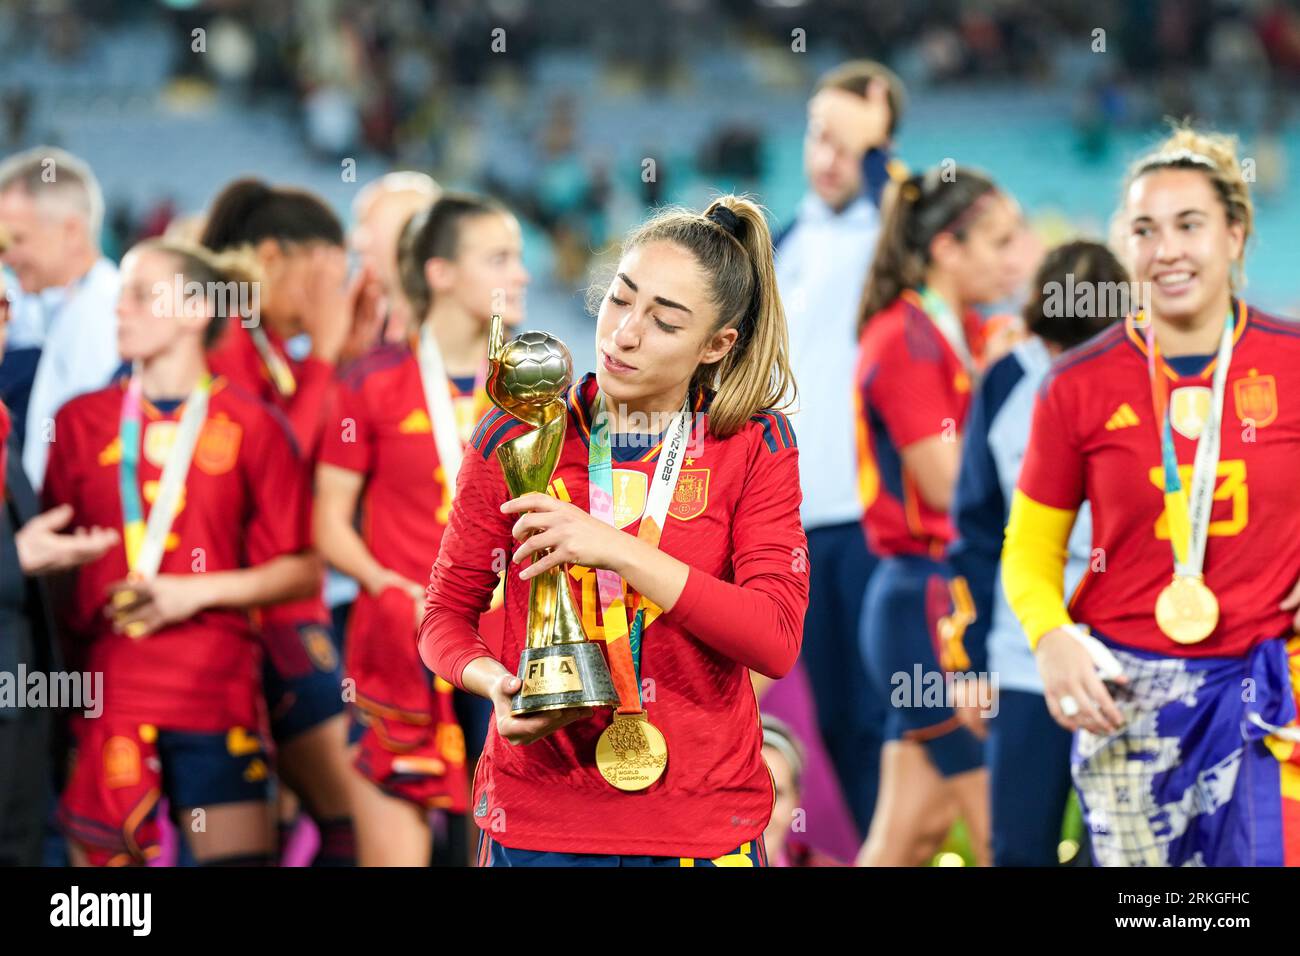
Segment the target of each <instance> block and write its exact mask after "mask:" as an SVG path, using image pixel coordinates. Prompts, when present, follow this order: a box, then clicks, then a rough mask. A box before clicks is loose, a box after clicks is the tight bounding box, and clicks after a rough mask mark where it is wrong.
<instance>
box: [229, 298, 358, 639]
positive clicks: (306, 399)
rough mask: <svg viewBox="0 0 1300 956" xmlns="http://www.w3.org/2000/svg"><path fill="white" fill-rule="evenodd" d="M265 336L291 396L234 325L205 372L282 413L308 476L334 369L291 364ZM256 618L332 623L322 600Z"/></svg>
mask: <svg viewBox="0 0 1300 956" xmlns="http://www.w3.org/2000/svg"><path fill="white" fill-rule="evenodd" d="M263 328H264V329H265V328H266V327H265V326H263ZM266 337H267V341H268V343H269V344H270V346H271V348H272V349H273V350H274V351H275V352H276V354H277V355H279V356H280V358H281V359H282V360H283V361H284V362H285V365H286V366H287V367H288V368H289V369H290V371H291V372H292V373H293V377H294V382H295V388H294V391H293V394H292V395H284V394H282V393H281V392H280V390H279V389H278V388H276V386H275V383H274V382H273V381H272V378H271V373H270V372H269V371H268V370H267V367H266V363H265V362H264V361H262V356H261V355H260V354H259V353H258V351H257V347H256V346H255V345H254V344H253V338H252V336H251V335H250V334H249V332H248V329H246V328H244V327H243V325H242V323H240V322H238V321H232V322H230V323H228V324H227V327H226V330H225V331H224V332H223V333H222V335H221V339H220V341H218V342H217V344H216V345H215V346H213V347H212V348H211V349H210V350H209V351H208V367H209V368H211V369H212V374H214V375H222V376H224V377H225V378H226V379H228V380H229V381H231V382H233V383H234V384H235V385H238V386H239V387H240V388H242V389H243V390H244V391H246V392H248V393H249V394H252V395H256V396H257V397H258V398H260V399H261V400H262V401H264V402H266V403H267V404H268V405H271V406H273V407H275V408H277V409H279V410H280V411H281V412H283V413H284V416H285V418H286V419H287V420H288V422H289V425H290V427H291V428H292V429H293V436H294V439H295V441H296V442H297V444H298V450H299V452H300V453H301V454H302V456H303V458H304V460H305V463H306V467H307V468H308V471H309V473H310V470H311V463H312V461H313V459H314V458H315V455H316V453H317V451H318V450H319V445H320V434H321V426H322V424H323V422H324V420H325V419H324V407H325V400H326V395H327V394H328V390H329V388H330V386H331V383H332V382H333V378H334V369H333V367H332V366H331V365H330V364H329V363H328V362H323V361H321V360H320V359H316V358H308V359H306V360H304V361H301V362H299V361H296V360H294V359H291V358H290V357H289V353H288V352H287V351H285V348H284V342H283V341H281V339H280V338H279V337H278V336H277V335H275V334H274V333H273V332H271V331H270V330H269V329H266ZM260 613H261V616H262V618H263V620H265V621H267V622H268V623H271V622H283V623H285V624H288V625H296V624H300V623H303V622H307V621H315V622H317V623H320V624H325V623H328V622H329V619H330V617H329V611H328V610H327V609H326V607H325V599H324V597H323V595H317V596H316V597H311V598H304V599H303V600H301V601H290V602H289V603H287V604H277V605H275V606H274V607H268V608H263V609H262V611H261V612H260Z"/></svg>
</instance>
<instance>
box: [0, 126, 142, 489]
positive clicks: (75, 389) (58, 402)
mask: <svg viewBox="0 0 1300 956" xmlns="http://www.w3.org/2000/svg"><path fill="white" fill-rule="evenodd" d="M103 221H104V197H103V193H102V192H101V191H100V188H99V182H98V181H97V180H96V178H95V174H94V173H93V172H92V171H91V169H90V167H89V166H88V165H87V164H86V163H84V162H83V161H82V160H80V159H78V158H77V157H75V156H73V155H71V154H70V153H67V152H64V151H63V150H61V149H56V148H54V147H52V146H38V147H36V148H34V149H30V150H27V151H25V152H22V153H19V154H17V155H15V156H11V157H10V158H9V159H7V160H5V161H4V162H3V163H0V226H3V228H4V229H5V231H6V232H7V233H8V235H9V247H8V249H6V251H5V253H4V255H3V257H0V261H2V262H3V263H4V264H5V265H6V266H8V267H9V269H10V270H11V271H12V272H13V274H14V276H15V277H16V278H17V280H18V283H19V285H20V286H21V287H22V296H21V299H20V301H19V304H18V314H17V315H16V316H15V318H14V327H13V329H12V330H11V343H10V353H9V354H8V357H9V358H10V359H11V360H12V361H10V362H8V363H6V364H8V365H9V367H10V368H12V369H14V370H15V372H14V373H11V374H10V375H7V376H6V378H5V383H4V385H5V387H4V399H5V401H6V403H7V404H8V405H9V406H10V408H11V409H12V411H13V413H14V415H15V418H16V419H17V421H16V422H15V426H16V427H15V432H17V433H19V434H20V437H21V440H22V456H23V470H24V471H25V472H26V473H27V477H28V479H29V480H30V481H31V483H32V486H33V488H37V489H39V488H40V486H41V484H42V483H43V481H44V478H45V462H46V459H47V458H48V457H49V447H50V443H51V442H53V441H56V440H57V439H58V436H57V435H55V433H54V414H55V412H57V411H58V410H59V408H60V407H62V405H63V403H64V402H66V401H67V400H68V399H70V398H73V397H75V396H77V395H80V394H82V393H83V392H90V391H94V390H95V389H97V388H102V387H103V386H105V385H107V384H108V382H109V380H110V378H111V377H112V375H113V372H114V371H115V370H116V369H117V368H118V366H119V365H120V364H121V359H120V358H119V357H118V354H117V316H116V311H115V310H116V307H117V296H118V275H117V267H116V266H115V265H114V264H113V263H112V262H110V261H109V260H108V259H106V258H104V256H103V254H102V253H101V252H100V247H99V234H100V228H101V227H102V225H103ZM144 294H146V295H148V294H151V293H150V290H145V292H144ZM29 376H30V377H29Z"/></svg>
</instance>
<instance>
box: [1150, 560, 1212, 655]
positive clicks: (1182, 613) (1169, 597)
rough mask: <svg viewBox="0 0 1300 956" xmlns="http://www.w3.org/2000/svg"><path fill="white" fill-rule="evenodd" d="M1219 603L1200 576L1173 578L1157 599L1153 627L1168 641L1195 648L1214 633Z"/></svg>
mask: <svg viewBox="0 0 1300 956" xmlns="http://www.w3.org/2000/svg"><path fill="white" fill-rule="evenodd" d="M1218 623H1219V601H1218V598H1216V597H1215V596H1214V592H1213V591H1211V590H1210V589H1209V588H1208V587H1206V586H1205V582H1204V581H1203V580H1202V579H1201V578H1200V576H1199V575H1197V576H1193V575H1189V574H1175V575H1174V579H1173V580H1172V581H1170V582H1169V583H1168V584H1166V585H1165V587H1164V590H1163V591H1161V592H1160V596H1159V597H1158V598H1156V624H1158V625H1159V626H1160V630H1161V631H1163V632H1164V634H1165V636H1166V637H1168V638H1169V639H1170V640H1171V641H1175V642H1177V643H1179V644H1197V643H1199V642H1201V641H1203V640H1205V639H1206V638H1207V637H1209V636H1210V635H1211V634H1213V633H1214V629H1215V627H1217V626H1218Z"/></svg>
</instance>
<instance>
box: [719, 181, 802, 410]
mask: <svg viewBox="0 0 1300 956" xmlns="http://www.w3.org/2000/svg"><path fill="white" fill-rule="evenodd" d="M718 207H724V208H726V209H728V210H730V211H731V213H732V214H733V215H734V216H735V217H736V220H737V229H736V236H735V239H736V241H737V242H739V243H740V245H741V247H742V248H743V249H744V250H745V255H746V257H747V258H748V260H749V264H750V267H751V269H752V274H753V291H752V292H751V301H750V303H749V308H748V309H747V311H746V314H745V315H744V316H743V317H742V322H741V324H740V328H741V335H742V337H743V339H737V340H736V344H735V345H734V346H733V347H732V349H731V351H730V352H728V353H727V354H726V355H725V356H723V358H722V360H721V361H720V362H718V363H717V366H716V370H715V372H714V381H715V382H716V388H717V394H716V395H714V397H713V404H712V405H711V406H710V407H709V421H710V423H711V424H712V427H713V430H714V432H716V433H717V434H719V435H730V434H733V433H735V432H737V431H739V430H740V429H741V428H742V427H743V426H744V424H745V423H746V422H747V421H749V419H750V418H751V417H753V416H754V415H756V414H758V413H759V412H760V411H763V410H764V409H777V410H784V409H786V408H789V407H790V406H791V405H792V404H793V403H794V401H795V398H796V397H797V395H798V387H797V386H796V384H795V380H794V373H793V372H791V370H790V333H789V328H788V327H787V325H786V318H785V307H784V306H783V305H782V304H781V295H780V293H779V291H778V290H777V284H776V263H775V262H774V261H773V253H772V233H771V230H770V229H768V226H767V219H766V217H764V215H763V210H762V209H760V208H759V207H758V206H757V205H755V204H754V203H752V202H750V201H749V200H747V199H744V198H741V197H739V196H723V197H721V198H719V199H717V200H715V201H714V202H713V203H712V204H710V206H709V208H708V209H706V210H705V211H704V217H705V218H706V219H708V218H709V216H710V215H711V214H716V213H715V210H716V209H717V208H718ZM720 228H721V227H720ZM730 327H732V324H731V323H726V322H724V324H723V325H722V326H721V329H725V328H730ZM721 329H719V331H721Z"/></svg>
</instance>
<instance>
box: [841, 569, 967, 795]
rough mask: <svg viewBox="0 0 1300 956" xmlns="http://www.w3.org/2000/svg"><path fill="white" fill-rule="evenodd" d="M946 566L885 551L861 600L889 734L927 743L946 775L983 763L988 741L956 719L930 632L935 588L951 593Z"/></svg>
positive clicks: (870, 665) (871, 672) (865, 642)
mask: <svg viewBox="0 0 1300 956" xmlns="http://www.w3.org/2000/svg"><path fill="white" fill-rule="evenodd" d="M947 577H948V575H947V574H946V570H945V566H944V565H943V564H942V563H940V562H938V561H934V560H932V559H930V558H927V557H921V556H912V555H900V556H896V557H891V558H884V559H882V560H881V562H880V564H879V565H878V566H877V567H876V572H875V574H873V575H872V577H871V583H870V584H869V585H868V586H867V597H866V600H865V601H864V602H863V606H862V627H861V637H862V659H863V661H864V663H865V664H866V667H867V675H868V679H869V680H870V681H871V682H872V686H873V687H874V688H875V692H876V693H877V694H878V695H880V699H881V700H883V701H885V704H886V713H885V740H911V741H915V742H916V743H920V744H922V745H923V746H924V747H925V751H926V754H927V755H928V756H929V758H930V762H931V763H933V764H934V766H935V768H936V769H937V770H938V771H939V772H940V773H942V774H943V775H944V776H945V777H951V776H954V775H956V774H959V773H965V772H966V771H968V770H975V769H977V768H979V767H982V766H983V765H984V744H983V743H982V742H981V741H980V740H979V738H977V737H976V736H975V735H974V734H972V733H971V732H970V731H969V730H967V729H966V728H965V727H964V726H962V724H961V723H960V722H959V721H958V719H957V712H956V711H955V710H954V709H953V708H952V707H951V706H949V701H948V698H947V695H946V693H940V694H939V695H938V696H939V699H938V700H936V699H935V694H933V693H932V692H931V691H932V690H933V689H934V688H941V689H942V688H946V686H947V684H946V682H945V680H944V672H943V670H942V669H941V668H940V667H939V658H938V655H937V654H936V653H935V645H934V640H933V638H932V637H931V628H932V623H931V618H932V617H934V616H935V615H934V613H933V610H934V609H933V608H930V607H928V604H929V603H931V600H930V598H931V595H932V594H933V595H935V596H937V597H942V596H944V595H946V594H947V583H946V582H947Z"/></svg>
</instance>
